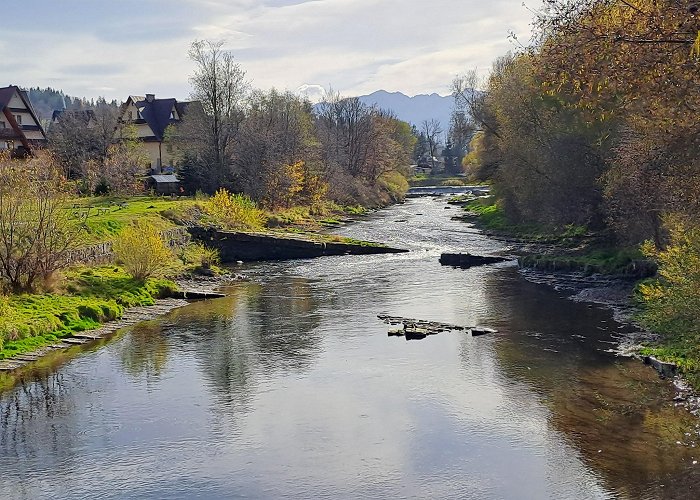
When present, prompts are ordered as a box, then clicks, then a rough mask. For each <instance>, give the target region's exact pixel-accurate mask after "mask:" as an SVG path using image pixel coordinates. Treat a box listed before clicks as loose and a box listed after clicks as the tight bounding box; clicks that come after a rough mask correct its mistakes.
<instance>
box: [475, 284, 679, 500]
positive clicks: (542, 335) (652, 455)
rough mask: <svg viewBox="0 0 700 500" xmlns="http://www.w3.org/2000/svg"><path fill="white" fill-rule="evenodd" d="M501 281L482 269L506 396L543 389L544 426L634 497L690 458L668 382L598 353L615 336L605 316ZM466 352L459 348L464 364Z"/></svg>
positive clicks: (538, 289) (541, 289)
mask: <svg viewBox="0 0 700 500" xmlns="http://www.w3.org/2000/svg"><path fill="white" fill-rule="evenodd" d="M504 272H508V271H504ZM503 278H504V276H503V273H500V275H499V273H492V274H489V275H487V277H486V283H485V284H484V290H485V300H486V301H487V302H488V308H489V310H490V311H492V312H491V314H493V315H494V321H496V319H495V318H496V315H499V318H500V319H499V321H501V322H502V325H503V326H501V328H500V329H501V334H500V335H499V338H498V340H497V341H496V342H495V343H494V346H495V347H494V349H495V353H496V361H497V363H498V365H497V366H498V368H499V369H500V372H501V374H502V376H503V377H504V378H506V379H507V380H508V383H503V384H502V386H503V389H504V391H505V392H506V394H507V395H508V397H509V398H510V399H512V400H516V401H517V400H520V399H522V398H523V397H527V396H526V394H525V395H524V394H523V386H522V385H520V384H513V381H518V382H523V383H525V384H527V386H529V387H531V388H532V389H533V391H534V392H535V393H537V394H539V395H541V396H542V397H543V398H544V400H545V404H546V406H547V407H548V408H549V409H550V411H551V417H550V419H549V423H550V424H551V425H552V426H553V427H554V428H555V429H556V430H557V431H559V432H561V433H562V434H563V435H565V436H567V438H568V439H569V440H570V441H571V442H572V443H573V444H574V445H575V446H576V447H577V448H578V449H579V450H580V451H581V454H582V456H583V457H584V458H585V460H586V461H587V462H588V464H589V465H590V466H591V467H592V468H593V469H594V470H596V471H598V472H599V473H601V476H602V477H604V478H605V479H606V480H607V482H608V483H609V485H610V487H611V488H612V489H614V490H615V491H616V492H619V493H621V494H623V495H625V496H626V495H629V496H630V497H638V496H639V495H640V494H641V493H643V492H644V491H645V490H646V489H648V488H649V486H650V484H651V483H652V482H655V481H658V480H660V479H661V478H663V477H665V476H667V475H668V474H672V473H676V472H677V471H678V467H679V464H681V463H682V461H683V460H687V459H689V458H690V456H691V453H690V449H689V448H686V447H681V446H677V445H676V441H684V440H685V439H687V438H686V437H684V433H685V432H688V431H690V430H691V429H692V418H691V416H690V415H689V414H688V413H687V412H685V411H683V410H680V409H675V408H673V407H669V406H668V405H667V404H666V402H667V401H668V400H669V399H670V398H671V396H672V395H671V390H670V387H669V385H668V384H667V383H664V382H660V381H659V380H658V378H657V376H656V374H655V373H654V372H653V370H650V369H648V368H647V367H644V366H642V365H641V363H639V362H636V361H629V360H626V361H619V362H615V360H614V358H612V356H611V355H609V354H606V353H604V352H601V351H602V350H604V349H605V348H607V347H610V346H609V345H607V344H604V343H600V342H599V341H601V340H602V341H609V340H611V339H610V330H608V329H607V328H605V325H614V323H613V321H612V319H611V315H610V313H608V312H606V311H601V310H600V309H597V308H589V307H588V306H587V305H585V304H580V303H575V302H573V301H570V300H567V299H563V298H561V296H560V295H559V294H558V293H556V292H554V291H553V290H552V289H550V288H549V287H547V286H543V285H537V284H534V283H530V282H527V281H525V280H524V279H522V278H516V277H513V279H503ZM613 328H614V327H613ZM468 357H469V354H468V353H464V359H465V362H467V360H468V359H469V358H468ZM508 392H510V394H508ZM530 397H536V396H530ZM599 450H601V452H599Z"/></svg>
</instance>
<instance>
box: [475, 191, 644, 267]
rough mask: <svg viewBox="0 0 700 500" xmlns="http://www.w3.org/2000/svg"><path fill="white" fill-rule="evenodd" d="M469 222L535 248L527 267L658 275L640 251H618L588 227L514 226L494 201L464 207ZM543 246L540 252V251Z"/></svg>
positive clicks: (521, 260) (523, 262)
mask: <svg viewBox="0 0 700 500" xmlns="http://www.w3.org/2000/svg"><path fill="white" fill-rule="evenodd" d="M464 210H465V212H466V213H465V216H464V217H465V220H469V221H472V222H475V223H476V225H477V226H478V227H480V228H481V229H483V230H485V231H487V232H489V233H491V234H493V235H495V236H500V237H505V238H510V239H513V240H514V241H515V242H518V243H524V244H534V248H535V250H536V251H535V252H530V253H526V254H524V255H522V256H521V257H520V258H519V263H520V265H521V266H523V267H527V268H534V269H541V270H548V271H582V272H584V273H586V274H606V275H623V276H629V277H638V278H644V277H648V276H651V275H653V274H654V273H655V272H656V268H655V265H654V264H653V262H651V261H650V260H649V259H647V258H646V257H645V256H644V255H643V254H642V252H641V251H640V249H639V248H625V247H618V246H615V244H614V243H613V242H612V241H611V240H610V238H609V237H608V235H606V234H601V233H595V232H592V231H589V230H588V228H587V227H585V226H577V225H573V224H570V225H565V226H561V227H546V226H542V225H534V224H529V225H525V224H513V223H511V222H510V221H508V219H507V217H506V215H505V213H504V211H503V209H502V208H501V206H500V205H499V203H498V202H497V201H496V200H495V198H493V197H486V198H478V199H475V200H472V201H469V202H465V204H464ZM538 246H539V249H538Z"/></svg>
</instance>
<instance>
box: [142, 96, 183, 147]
mask: <svg viewBox="0 0 700 500" xmlns="http://www.w3.org/2000/svg"><path fill="white" fill-rule="evenodd" d="M176 102H177V101H176V100H175V99H173V98H170V99H153V100H152V101H148V100H143V101H139V102H137V103H135V104H136V107H137V108H139V110H140V111H141V117H142V118H143V119H144V120H146V123H148V126H149V127H151V130H152V131H153V135H154V136H156V139H158V140H159V141H162V140H163V135H164V134H165V129H166V128H167V127H168V125H170V124H171V123H175V122H176V121H177V120H171V119H170V113H171V112H172V110H173V107H175V103H176Z"/></svg>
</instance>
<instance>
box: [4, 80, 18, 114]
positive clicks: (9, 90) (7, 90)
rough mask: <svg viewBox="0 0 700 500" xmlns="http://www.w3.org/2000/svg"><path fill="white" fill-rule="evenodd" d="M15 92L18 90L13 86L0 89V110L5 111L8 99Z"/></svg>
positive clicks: (8, 102)
mask: <svg viewBox="0 0 700 500" xmlns="http://www.w3.org/2000/svg"><path fill="white" fill-rule="evenodd" d="M16 90H18V89H17V87H14V86H11V87H3V88H0V110H3V109H5V106H7V105H8V104H10V99H12V96H13V95H15V91H16Z"/></svg>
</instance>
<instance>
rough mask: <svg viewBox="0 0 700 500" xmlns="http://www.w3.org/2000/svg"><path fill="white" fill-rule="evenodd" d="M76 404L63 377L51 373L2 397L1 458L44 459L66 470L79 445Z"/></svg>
mask: <svg viewBox="0 0 700 500" xmlns="http://www.w3.org/2000/svg"><path fill="white" fill-rule="evenodd" d="M74 406H75V402H74V401H73V399H72V397H71V396H70V393H69V392H68V385H67V384H65V383H64V380H63V375H62V374H61V373H59V372H52V373H49V374H47V375H45V376H43V377H39V378H35V379H33V380H32V381H30V382H25V381H21V382H19V383H18V384H17V386H16V387H15V388H14V390H12V391H9V392H6V393H4V394H3V395H2V398H0V457H3V458H8V457H27V456H30V457H41V458H42V459H46V460H50V461H54V462H55V463H53V464H48V465H47V469H51V468H54V467H59V466H62V467H65V466H67V465H68V464H67V463H66V460H67V459H70V458H72V456H73V452H72V451H71V450H75V449H76V446H75V443H76V437H77V429H78V423H77V422H67V421H66V420H67V419H70V418H72V416H73V415H75V408H74Z"/></svg>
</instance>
